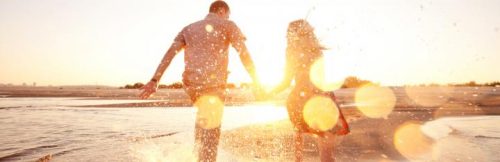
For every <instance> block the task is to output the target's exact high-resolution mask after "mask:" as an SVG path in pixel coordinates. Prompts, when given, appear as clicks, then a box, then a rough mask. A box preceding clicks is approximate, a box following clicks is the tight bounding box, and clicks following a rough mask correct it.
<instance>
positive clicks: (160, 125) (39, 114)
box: [0, 98, 500, 161]
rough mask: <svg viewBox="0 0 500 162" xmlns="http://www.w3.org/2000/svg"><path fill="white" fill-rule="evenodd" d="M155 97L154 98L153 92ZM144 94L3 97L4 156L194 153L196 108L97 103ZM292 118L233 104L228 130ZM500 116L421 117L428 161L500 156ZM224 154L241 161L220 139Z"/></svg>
mask: <svg viewBox="0 0 500 162" xmlns="http://www.w3.org/2000/svg"><path fill="white" fill-rule="evenodd" d="M149 101H151V100H149ZM132 102H133V103H137V102H145V101H143V100H100V99H92V98H85V99H82V98H0V130H1V131H0V161H36V160H37V159H39V158H41V157H44V156H47V155H51V156H52V159H51V161H192V160H193V157H192V150H193V149H192V147H193V138H194V135H193V131H194V118H195V112H196V111H195V109H194V108H192V107H175V108H153V107H150V108H147V107H146V108H97V107H96V108H92V107H85V108H83V107H78V106H81V105H102V104H115V103H132ZM283 119H287V113H286V110H285V108H284V107H282V106H273V105H264V104H263V105H249V106H229V107H226V108H225V109H224V115H223V122H222V130H230V129H234V128H238V127H242V126H245V125H250V124H256V123H266V122H271V121H277V120H283ZM499 123H500V116H486V115H485V116H472V117H447V118H440V119H437V120H434V121H430V122H427V123H424V124H422V126H421V127H420V128H421V130H422V132H423V133H424V134H425V135H426V136H428V137H429V138H431V139H433V140H434V141H435V142H433V143H432V144H431V146H429V147H430V148H431V149H430V151H429V152H430V153H429V155H428V156H425V157H423V158H422V157H418V158H417V160H423V161H500V158H499V157H500V156H497V155H496V154H497V153H498V151H500V125H498V124H499ZM218 156H219V157H218V159H219V160H221V161H237V160H235V159H237V157H232V155H231V154H229V153H228V152H226V151H224V150H223V149H221V148H220V147H219V155H218Z"/></svg>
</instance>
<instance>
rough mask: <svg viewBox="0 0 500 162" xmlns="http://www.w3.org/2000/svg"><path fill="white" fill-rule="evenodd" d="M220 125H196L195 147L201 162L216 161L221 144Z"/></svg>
mask: <svg viewBox="0 0 500 162" xmlns="http://www.w3.org/2000/svg"><path fill="white" fill-rule="evenodd" d="M219 137H220V127H218V128H212V129H205V128H202V127H200V126H198V125H196V126H195V148H196V151H197V152H198V161H199V162H215V161H216V159H217V146H218V144H219Z"/></svg>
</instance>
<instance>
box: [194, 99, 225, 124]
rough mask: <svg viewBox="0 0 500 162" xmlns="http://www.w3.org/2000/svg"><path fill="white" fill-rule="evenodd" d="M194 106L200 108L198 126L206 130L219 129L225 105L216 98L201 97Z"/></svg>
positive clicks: (197, 114)
mask: <svg viewBox="0 0 500 162" xmlns="http://www.w3.org/2000/svg"><path fill="white" fill-rule="evenodd" d="M194 106H195V107H196V108H198V112H197V113H196V117H197V119H196V121H197V123H196V124H197V125H198V126H200V127H202V128H205V129H212V128H217V127H219V126H220V124H221V120H222V112H223V108H224V103H223V102H222V101H221V100H220V99H219V97H216V96H201V97H200V98H199V99H198V100H197V101H196V102H195V103H194Z"/></svg>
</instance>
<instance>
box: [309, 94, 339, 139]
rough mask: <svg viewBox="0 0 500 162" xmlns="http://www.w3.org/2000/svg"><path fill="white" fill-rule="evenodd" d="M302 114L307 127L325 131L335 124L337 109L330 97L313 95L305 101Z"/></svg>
mask: <svg viewBox="0 0 500 162" xmlns="http://www.w3.org/2000/svg"><path fill="white" fill-rule="evenodd" d="M303 115H304V120H305V122H306V123H307V125H309V127H311V128H313V129H315V130H318V131H326V130H329V129H332V128H333V127H334V126H335V125H336V124H337V121H338V118H339V110H338V108H337V106H336V105H335V103H334V102H333V101H332V100H331V99H330V98H328V97H325V96H315V97H313V98H311V99H309V101H307V102H306V104H305V106H304V111H303Z"/></svg>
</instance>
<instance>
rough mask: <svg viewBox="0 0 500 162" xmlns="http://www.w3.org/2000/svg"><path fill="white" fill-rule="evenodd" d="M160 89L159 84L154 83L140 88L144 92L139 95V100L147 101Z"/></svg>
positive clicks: (151, 82)
mask: <svg viewBox="0 0 500 162" xmlns="http://www.w3.org/2000/svg"><path fill="white" fill-rule="evenodd" d="M157 88H158V83H157V82H154V81H149V82H148V84H146V85H144V87H142V88H140V89H141V90H142V92H141V94H139V98H141V99H147V98H149V96H151V95H152V94H153V93H155V92H156V89H157Z"/></svg>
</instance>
